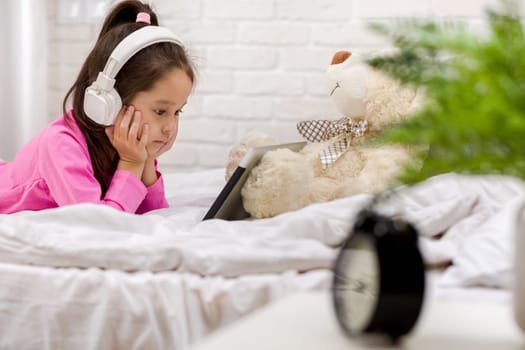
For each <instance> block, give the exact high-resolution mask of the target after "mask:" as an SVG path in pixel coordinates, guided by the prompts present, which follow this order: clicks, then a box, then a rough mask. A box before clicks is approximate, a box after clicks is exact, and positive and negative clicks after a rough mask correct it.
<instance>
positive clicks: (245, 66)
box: [47, 0, 498, 171]
mask: <svg viewBox="0 0 525 350" xmlns="http://www.w3.org/2000/svg"><path fill="white" fill-rule="evenodd" d="M47 1H48V4H49V13H48V17H49V21H50V27H51V28H50V35H51V38H50V43H49V47H50V79H49V81H50V86H49V101H50V102H49V106H50V110H49V115H50V120H52V119H54V118H56V117H57V116H58V115H60V114H61V106H62V98H63V95H64V93H65V92H66V91H67V89H68V88H69V86H70V84H71V83H72V82H73V81H74V79H75V76H76V73H77V71H78V69H79V68H80V65H81V64H82V61H83V59H84V57H85V55H86V54H87V53H88V51H89V50H90V48H91V46H92V44H93V42H94V40H95V38H96V36H97V33H98V29H99V24H91V25H90V24H60V23H57V20H56V16H55V14H56V13H57V9H56V6H57V4H56V1H57V0H47ZM150 2H151V3H152V4H153V5H154V7H155V8H156V9H157V12H158V14H159V17H160V20H161V24H162V25H164V26H167V27H169V28H171V29H172V30H174V31H176V32H177V33H179V35H180V36H181V37H183V38H184V40H185V41H186V43H187V46H188V48H189V50H190V52H191V54H192V56H194V57H195V61H196V63H197V66H198V67H199V78H198V79H199V80H198V85H197V86H196V89H195V93H194V94H193V96H192V97H191V99H190V101H189V103H188V106H187V107H186V108H185V112H184V114H183V116H182V119H181V125H180V133H179V138H178V140H177V141H176V143H175V145H174V147H173V149H172V150H171V151H170V152H169V153H167V154H166V155H164V156H163V157H162V159H161V164H162V167H163V168H164V169H169V170H176V171H193V170H197V169H204V168H210V167H221V166H224V164H225V162H226V158H227V153H228V150H229V148H230V147H231V146H232V145H233V144H235V143H236V142H237V141H238V140H239V139H240V138H241V137H243V136H244V135H246V134H248V133H249V132H251V131H260V132H266V133H268V134H270V135H272V136H273V137H275V138H276V139H278V140H279V141H283V142H285V141H294V140H298V139H299V136H298V135H297V132H296V131H295V123H296V122H297V121H299V120H302V119H306V118H335V117H338V114H337V112H336V110H335V108H334V106H333V105H332V102H331V101H330V99H329V98H328V97H327V91H326V87H325V81H324V71H325V69H326V67H327V66H328V64H329V62H330V59H331V56H332V54H333V53H335V52H336V51H338V50H341V49H346V50H351V51H356V52H365V51H369V50H376V49H381V48H384V47H386V46H388V43H387V42H385V40H384V39H383V38H381V37H378V36H376V35H375V34H373V33H370V32H368V31H367V29H366V24H367V23H368V22H369V21H388V20H390V19H392V18H397V17H414V16H417V17H426V18H441V17H445V18H446V17H455V18H458V17H459V18H461V19H462V20H466V21H468V22H469V23H471V24H472V25H473V27H474V28H476V29H477V30H479V31H480V32H482V31H483V21H482V17H483V13H484V9H485V7H486V6H487V5H494V4H497V3H498V1H497V0H459V1H458V0H396V1H391V0H310V1H304V0H220V1H217V0H191V1H187V0H186V1H184V0H152V1H150Z"/></svg>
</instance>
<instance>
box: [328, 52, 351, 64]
mask: <svg viewBox="0 0 525 350" xmlns="http://www.w3.org/2000/svg"><path fill="white" fill-rule="evenodd" d="M350 56H352V53H351V52H350V51H338V52H336V53H335V54H334V56H333V57H332V63H331V64H339V63H343V62H344V61H346V60H347V59H348V57H350Z"/></svg>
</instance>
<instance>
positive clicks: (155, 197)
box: [137, 161, 169, 214]
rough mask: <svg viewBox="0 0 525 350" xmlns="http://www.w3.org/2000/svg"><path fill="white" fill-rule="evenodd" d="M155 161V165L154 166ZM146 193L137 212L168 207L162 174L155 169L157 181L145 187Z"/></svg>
mask: <svg viewBox="0 0 525 350" xmlns="http://www.w3.org/2000/svg"><path fill="white" fill-rule="evenodd" d="M156 162H157V161H155V167H156ZM147 190H148V193H147V194H146V198H144V200H143V201H142V203H141V205H140V206H139V208H138V209H137V214H142V213H146V212H148V211H151V210H155V209H161V208H168V207H169V205H168V201H167V200H166V195H165V194H164V181H163V179H162V174H161V173H160V172H159V171H158V170H157V181H155V183H154V184H153V185H151V186H148V187H147Z"/></svg>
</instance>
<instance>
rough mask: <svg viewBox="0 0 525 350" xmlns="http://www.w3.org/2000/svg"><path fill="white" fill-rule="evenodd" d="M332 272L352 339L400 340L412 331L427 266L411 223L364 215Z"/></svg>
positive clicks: (334, 292)
mask: <svg viewBox="0 0 525 350" xmlns="http://www.w3.org/2000/svg"><path fill="white" fill-rule="evenodd" d="M334 272H335V273H334V279H333V285H332V295H333V301H334V307H335V313H336V316H337V320H338V322H339V324H340V326H341V327H342V329H343V331H344V332H345V333H346V334H347V335H348V336H350V337H356V336H367V335H385V336H386V338H387V339H391V340H398V339H399V338H400V337H401V336H403V335H405V334H407V333H409V332H410V330H412V328H413V327H414V325H415V324H416V321H417V319H418V317H419V314H420V311H421V309H422V305H423V299H424V291H425V267H424V264H423V259H422V257H421V253H420V251H419V247H418V235H417V231H416V229H415V228H414V227H413V226H412V225H411V224H409V223H408V222H405V221H402V220H395V219H391V218H387V217H385V216H382V215H379V214H377V213H374V212H372V211H369V210H366V211H363V212H362V213H360V215H358V218H357V220H356V224H355V225H354V228H353V230H352V232H350V234H349V236H348V238H347V239H346V241H345V242H344V244H343V246H342V247H341V249H340V251H339V253H338V256H337V260H336V263H335V271H334Z"/></svg>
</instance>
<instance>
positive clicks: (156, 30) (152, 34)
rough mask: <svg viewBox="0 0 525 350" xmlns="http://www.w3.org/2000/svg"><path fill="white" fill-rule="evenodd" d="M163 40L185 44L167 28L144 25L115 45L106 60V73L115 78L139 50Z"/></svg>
mask: <svg viewBox="0 0 525 350" xmlns="http://www.w3.org/2000/svg"><path fill="white" fill-rule="evenodd" d="M161 42H171V43H175V44H177V45H180V46H184V43H183V42H182V40H181V39H180V38H179V37H177V36H176V35H175V34H174V33H173V32H172V31H171V30H169V29H167V28H164V27H159V26H145V27H142V28H140V29H137V30H136V31H134V32H133V33H131V34H129V35H128V36H127V37H125V38H124V39H123V40H122V41H121V42H120V43H119V44H118V45H117V47H115V49H114V50H113V52H112V53H111V55H110V56H109V59H108V61H107V62H106V66H105V67H104V71H103V72H104V74H105V75H106V76H107V77H108V78H110V79H114V78H115V77H116V76H117V74H118V72H119V71H120V69H121V68H122V66H124V64H125V63H126V62H127V61H128V60H129V59H130V58H131V57H133V56H134V55H135V54H136V53H137V52H139V51H140V50H142V49H143V48H145V47H148V46H150V45H153V44H157V43H161Z"/></svg>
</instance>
